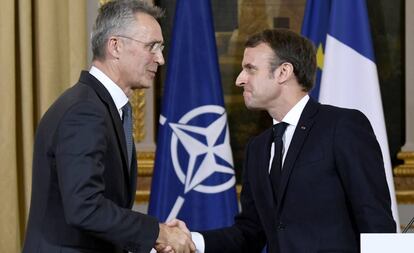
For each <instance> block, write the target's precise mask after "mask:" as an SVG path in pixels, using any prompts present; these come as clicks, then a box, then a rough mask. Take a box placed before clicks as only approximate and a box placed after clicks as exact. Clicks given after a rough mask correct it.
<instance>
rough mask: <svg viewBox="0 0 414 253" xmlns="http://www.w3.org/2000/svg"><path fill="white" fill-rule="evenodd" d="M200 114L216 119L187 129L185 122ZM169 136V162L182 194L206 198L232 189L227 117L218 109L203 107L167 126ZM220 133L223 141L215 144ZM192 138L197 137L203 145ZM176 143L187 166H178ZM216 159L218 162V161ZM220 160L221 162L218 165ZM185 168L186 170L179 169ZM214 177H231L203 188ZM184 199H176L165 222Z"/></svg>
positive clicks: (210, 106)
mask: <svg viewBox="0 0 414 253" xmlns="http://www.w3.org/2000/svg"><path fill="white" fill-rule="evenodd" d="M202 114H218V115H219V116H218V118H217V119H215V120H214V121H213V122H211V123H210V124H209V125H208V126H205V127H204V126H197V125H191V124H189V122H190V121H191V120H192V119H193V118H195V117H199V116H200V115H202ZM169 126H170V127H171V129H172V131H173V134H172V137H171V158H172V162H173V165H174V170H175V173H176V174H177V177H178V178H179V180H180V181H181V183H183V184H184V194H186V193H188V192H189V191H191V190H194V191H197V192H202V193H206V194H212V193H219V192H222V191H226V190H228V189H229V188H231V187H232V186H234V184H235V182H236V179H235V177H234V170H233V157H232V153H231V148H230V134H229V129H228V126H227V114H226V113H225V109H224V108H223V107H222V106H218V105H205V106H200V107H197V108H195V109H193V110H191V111H189V112H188V113H186V114H185V115H184V116H183V117H181V119H180V120H179V121H178V122H177V123H169ZM223 133H224V140H223V141H219V140H220V138H221V137H222V134H223ZM195 136H201V137H203V138H202V139H203V140H204V141H201V140H200V138H196V137H195ZM178 143H181V145H182V147H183V148H184V150H185V152H186V153H187V155H188V162H187V163H185V162H182V161H180V160H179V156H178V150H177V147H178ZM218 158H219V159H218ZM219 160H222V161H224V162H218V161H219ZM181 164H187V170H186V171H185V173H184V170H183V169H182V167H181ZM214 173H224V174H229V175H231V176H230V177H229V179H228V180H227V181H225V182H223V183H221V184H218V185H206V184H203V182H204V181H205V180H206V179H208V178H209V177H210V176H211V175H213V174H214ZM183 204H184V198H183V197H182V196H178V198H177V200H176V202H175V205H174V207H173V209H172V210H171V213H170V215H169V216H168V218H167V220H170V219H172V218H175V217H176V216H177V214H178V213H179V211H180V209H181V207H182V205H183Z"/></svg>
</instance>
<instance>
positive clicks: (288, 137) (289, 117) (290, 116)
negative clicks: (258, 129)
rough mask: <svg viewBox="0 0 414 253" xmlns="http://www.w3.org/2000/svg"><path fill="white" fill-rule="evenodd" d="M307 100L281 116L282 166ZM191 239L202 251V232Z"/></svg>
mask: <svg viewBox="0 0 414 253" xmlns="http://www.w3.org/2000/svg"><path fill="white" fill-rule="evenodd" d="M308 101H309V95H306V96H304V97H303V98H302V99H301V100H299V102H298V103H296V105H295V106H293V107H292V109H290V111H289V112H288V113H287V114H286V115H285V117H283V119H282V122H285V123H288V124H289V125H288V126H287V127H286V130H285V133H284V134H283V136H282V140H283V151H282V154H283V157H282V167H283V163H284V162H285V158H286V154H287V152H285V151H287V150H289V146H290V143H291V142H292V137H293V133H294V132H295V129H296V126H297V125H298V122H299V119H300V116H301V115H302V112H303V109H304V108H305V106H306V104H307V103H308ZM277 123H280V122H279V121H277V120H275V119H273V124H277ZM274 149H275V144H274V143H272V147H271V149H270V161H269V173H270V169H271V167H272V165H271V164H272V159H273V156H274ZM191 237H192V240H193V242H194V244H195V246H196V248H197V250H196V252H197V253H204V251H205V243H204V237H203V235H202V234H200V233H198V232H191Z"/></svg>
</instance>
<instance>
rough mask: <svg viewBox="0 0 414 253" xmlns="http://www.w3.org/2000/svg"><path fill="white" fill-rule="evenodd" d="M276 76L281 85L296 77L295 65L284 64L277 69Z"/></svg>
mask: <svg viewBox="0 0 414 253" xmlns="http://www.w3.org/2000/svg"><path fill="white" fill-rule="evenodd" d="M274 74H275V75H276V77H277V79H278V81H279V83H285V82H286V81H288V80H290V79H291V78H292V77H293V76H294V75H295V73H294V72H293V65H292V64H291V63H290V62H284V63H282V64H281V65H280V66H279V67H278V68H276V70H275V73H274Z"/></svg>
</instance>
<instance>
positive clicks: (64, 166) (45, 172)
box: [23, 0, 195, 253]
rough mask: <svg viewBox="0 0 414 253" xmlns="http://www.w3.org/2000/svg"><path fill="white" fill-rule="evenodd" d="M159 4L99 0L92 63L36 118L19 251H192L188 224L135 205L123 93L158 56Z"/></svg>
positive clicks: (147, 82)
mask: <svg viewBox="0 0 414 253" xmlns="http://www.w3.org/2000/svg"><path fill="white" fill-rule="evenodd" d="M161 16H162V11H161V10H160V9H159V8H158V7H154V6H152V5H150V4H147V3H145V2H143V1H138V0H119V1H111V2H109V3H107V4H104V5H102V6H101V8H100V10H99V14H98V17H97V19H96V23H95V26H94V29H93V33H92V50H93V62H92V67H91V68H90V70H89V71H83V72H82V73H81V75H80V79H79V82H78V83H77V84H75V85H74V86H73V87H72V88H70V89H68V90H67V91H66V92H64V93H63V94H62V95H61V96H60V97H59V98H58V99H57V100H56V101H55V103H54V104H53V105H52V106H51V107H50V108H49V110H48V111H47V112H46V113H45V115H44V116H43V118H42V120H41V122H40V123H39V126H38V129H37V133H36V140H35V146H34V156H33V157H34V158H33V183H32V199H31V207H30V214H29V221H28V226H27V231H26V238H25V243H24V248H23V252H24V253H29V252H30V253H32V252H39V253H40V252H67V253H77V252H79V253H80V252H126V251H130V252H145V253H148V252H149V251H150V250H151V248H153V247H155V248H156V249H164V250H174V251H175V252H177V253H178V252H186V253H188V252H194V250H195V247H194V244H193V243H192V241H191V236H190V235H189V234H188V233H184V232H182V231H181V230H180V229H178V228H171V227H168V226H166V225H165V224H161V223H159V222H158V221H157V220H156V219H155V218H154V217H151V216H148V215H145V214H141V213H138V212H134V211H132V210H131V207H132V205H133V203H134V199H135V189H136V178H137V162H136V157H135V146H134V142H133V137H132V114H131V106H130V103H129V97H130V96H131V95H132V92H133V90H135V89H142V88H149V87H151V85H152V83H153V80H154V77H155V74H156V72H157V69H158V66H161V65H163V64H164V58H163V55H162V49H163V47H164V46H163V37H162V32H161V28H160V25H159V24H158V22H157V20H156V19H157V18H160V17H161Z"/></svg>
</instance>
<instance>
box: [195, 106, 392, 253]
mask: <svg viewBox="0 0 414 253" xmlns="http://www.w3.org/2000/svg"><path fill="white" fill-rule="evenodd" d="M271 135H272V133H271V129H268V130H266V131H265V132H263V133H262V134H260V135H259V136H257V137H254V138H253V139H251V141H250V142H249V144H248V146H247V151H246V158H245V163H244V176H243V188H242V193H241V205H242V212H241V213H240V215H238V216H237V217H236V218H235V225H233V226H232V227H229V228H224V229H219V230H213V231H206V232H203V233H202V234H203V236H204V238H205V247H206V253H210V252H249V253H252V252H260V251H261V249H262V248H263V246H264V245H265V244H266V243H267V245H268V252H271V253H276V252H281V253H285V252H286V253H295V252H359V236H360V233H370V232H395V231H396V227H395V222H394V220H393V217H392V213H391V201H390V196H389V192H388V187H387V183H386V179H385V172H384V165H383V159H382V155H381V151H380V147H379V145H378V142H377V140H376V137H375V135H374V133H373V130H372V128H371V125H370V123H369V121H368V119H367V118H366V117H365V116H364V115H363V114H362V113H361V112H359V111H357V110H349V109H342V108H337V107H333V106H328V105H320V104H318V103H316V102H314V101H313V100H312V99H310V100H309V102H308V103H307V105H306V107H305V108H304V111H303V112H302V115H301V117H300V120H299V122H298V125H297V127H296V130H295V133H294V135H293V138H292V142H291V144H290V146H289V149H288V151H287V155H286V158H285V161H284V164H283V171H282V179H281V184H280V187H279V192H278V194H277V196H276V198H277V203H279V204H276V203H275V201H274V200H273V194H272V190H271V185H270V180H269V173H268V168H269V167H268V166H269V156H270V146H271Z"/></svg>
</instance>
